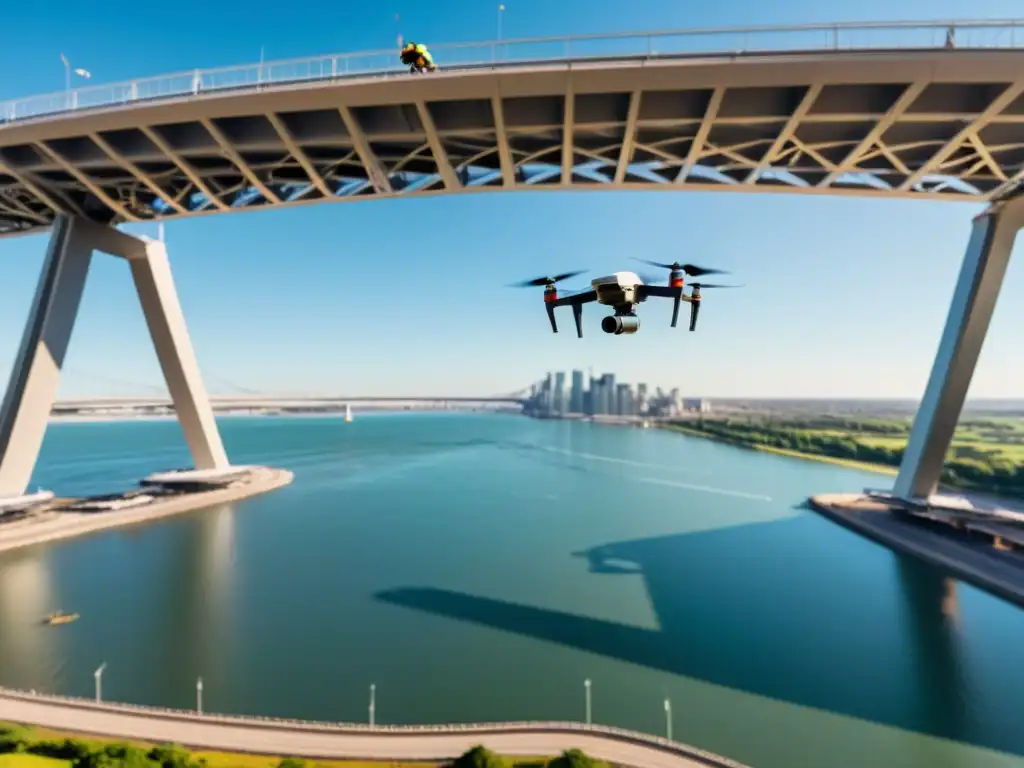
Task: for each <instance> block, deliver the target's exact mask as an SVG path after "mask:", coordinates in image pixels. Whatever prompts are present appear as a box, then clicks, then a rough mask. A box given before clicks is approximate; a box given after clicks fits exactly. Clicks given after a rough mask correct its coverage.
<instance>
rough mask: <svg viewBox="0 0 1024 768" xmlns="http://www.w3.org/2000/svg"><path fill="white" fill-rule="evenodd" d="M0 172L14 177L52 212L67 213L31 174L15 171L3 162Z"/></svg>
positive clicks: (0, 163)
mask: <svg viewBox="0 0 1024 768" xmlns="http://www.w3.org/2000/svg"><path fill="white" fill-rule="evenodd" d="M0 173H5V174H7V175H8V176H10V177H11V178H12V179H15V180H16V181H17V182H18V183H19V184H21V185H22V186H23V187H25V189H27V190H28V191H29V192H31V193H32V194H33V195H35V196H36V197H38V198H39V200H40V201H41V202H42V203H43V204H44V205H46V206H47V207H48V208H49V209H50V210H52V211H53V212H54V213H67V209H66V208H64V206H62V205H60V204H59V203H57V202H56V200H55V199H54V198H53V197H51V196H50V194H49V193H48V192H46V191H45V190H44V189H43V187H42V185H41V184H37V183H36V182H35V181H33V179H32V177H31V174H28V173H24V172H22V171H16V170H14V169H13V168H11V167H10V166H9V165H7V164H5V163H3V162H0Z"/></svg>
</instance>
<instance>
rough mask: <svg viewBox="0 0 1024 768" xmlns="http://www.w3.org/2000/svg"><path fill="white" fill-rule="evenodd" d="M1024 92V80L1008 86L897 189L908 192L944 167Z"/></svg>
mask: <svg viewBox="0 0 1024 768" xmlns="http://www.w3.org/2000/svg"><path fill="white" fill-rule="evenodd" d="M1022 92H1024V80H1020V81H1018V82H1016V83H1014V84H1013V85H1009V86H1007V88H1006V90H1004V91H1003V92H1002V93H1001V94H999V96H997V97H996V98H995V99H993V101H992V103H991V104H989V105H988V106H987V107H986V108H985V110H984V111H983V112H982V113H981V114H979V115H978V116H977V117H976V118H974V120H972V121H971V122H970V123H969V124H968V125H966V126H964V127H963V128H961V129H960V130H959V131H957V133H956V135H955V136H954V137H953V138H951V139H950V140H949V141H947V142H946V144H945V145H944V146H943V147H942V149H940V150H939V151H938V152H936V153H935V154H934V155H932V157H931V159H930V160H929V161H928V162H926V163H925V164H924V165H922V166H921V167H920V168H918V169H917V170H916V171H914V173H912V174H911V175H910V176H909V177H907V179H906V181H904V182H903V183H902V184H900V185H899V187H897V189H898V190H899V191H900V192H906V191H908V190H910V189H913V187H914V186H915V185H916V184H917V183H918V182H919V181H921V179H922V178H924V177H925V176H927V175H928V174H929V173H934V172H935V169H936V168H938V167H939V166H940V165H942V162H943V161H944V160H945V159H946V158H947V157H949V156H950V155H952V154H953V153H954V152H956V151H957V150H958V149H960V146H961V145H962V144H963V143H964V141H966V140H969V139H970V138H971V137H972V136H976V135H977V134H978V131H980V130H981V129H982V128H984V127H985V126H986V125H988V124H989V123H990V122H991V121H992V118H994V117H996V116H997V115H999V113H1000V112H1002V111H1003V110H1004V109H1006V108H1007V107H1008V106H1010V104H1011V103H1013V101H1014V100H1015V99H1016V98H1017V97H1018V96H1020V94H1021V93H1022Z"/></svg>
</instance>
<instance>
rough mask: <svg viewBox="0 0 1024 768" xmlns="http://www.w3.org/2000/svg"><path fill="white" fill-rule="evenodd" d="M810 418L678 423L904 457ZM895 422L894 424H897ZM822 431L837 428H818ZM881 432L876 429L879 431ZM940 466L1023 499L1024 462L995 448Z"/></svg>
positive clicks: (866, 457)
mask: <svg viewBox="0 0 1024 768" xmlns="http://www.w3.org/2000/svg"><path fill="white" fill-rule="evenodd" d="M805 423H811V422H804V421H799V422H792V421H791V422H786V423H785V424H780V423H769V422H761V423H754V422H738V421H732V420H728V419H726V420H714V421H712V420H705V419H698V420H696V421H680V422H677V424H678V425H679V426H681V427H684V428H686V429H692V430H696V431H698V432H703V433H705V434H707V435H710V436H712V437H716V438H718V439H721V440H724V441H727V442H733V443H737V444H740V445H746V446H762V445H763V446H766V447H769V448H781V449H783V450H787V451H796V452H798V453H807V454H811V455H816V456H829V457H831V458H835V459H850V460H853V461H863V462H867V463H870V464H885V465H887V466H893V467H898V466H899V465H900V462H901V461H902V460H903V450H904V449H903V448H887V447H885V446H873V445H866V444H865V443H862V442H860V441H859V440H857V437H856V434H852V433H844V434H841V435H829V434H821V433H815V432H808V431H805V430H807V429H809V428H808V427H804V426H803V424H805ZM894 426H895V425H894ZM817 428H818V429H823V428H827V429H837V428H836V427H835V426H831V427H817ZM876 434H878V433H876ZM951 453H952V456H951V457H949V458H948V459H947V461H946V465H945V468H944V469H943V470H942V478H941V480H942V482H943V483H945V484H946V485H949V486H951V487H954V488H963V489H965V490H976V491H984V492H986V493H993V494H998V495H1002V496H1020V497H1024V464H1018V463H1015V462H1013V461H1010V460H1009V459H1007V458H1006V457H1004V456H1001V455H1000V454H999V453H998V452H996V451H985V450H981V449H979V448H976V447H973V446H957V447H955V448H954V449H953V451H951Z"/></svg>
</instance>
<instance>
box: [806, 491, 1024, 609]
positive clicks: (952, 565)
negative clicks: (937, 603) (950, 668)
mask: <svg viewBox="0 0 1024 768" xmlns="http://www.w3.org/2000/svg"><path fill="white" fill-rule="evenodd" d="M809 502H810V505H811V507H812V508H813V509H814V510H815V511H816V512H818V513H820V514H822V515H824V516H825V517H827V518H828V519H830V520H832V521H833V522H836V523H839V524H840V525H842V526H844V527H846V528H848V529H850V530H851V531H854V532H855V533H859V534H860V535H862V536H864V537H866V538H868V539H871V540H872V541H874V542H876V543H878V544H881V545H882V546H884V547H888V548H889V549H892V550H895V551H897V552H903V553H905V554H908V555H912V556H914V557H917V558H920V559H921V560H923V561H925V562H928V563H931V564H932V565H935V566H937V567H938V568H940V569H941V570H942V571H943V572H944V573H946V574H948V576H950V577H952V578H956V579H959V580H961V581H964V582H967V583H969V584H972V585H974V586H976V587H978V588H979V589H982V590H984V591H986V592H989V593H991V594H993V595H996V596H997V597H1000V598H1002V599H1004V600H1007V601H1009V602H1011V603H1014V604H1016V605H1019V606H1021V607H1024V546H1022V545H1024V527H1021V526H1019V524H1017V523H1014V522H999V521H995V520H993V519H991V518H990V517H989V515H986V514H972V513H970V512H967V511H962V512H951V511H948V510H946V509H944V508H942V507H938V508H934V509H928V508H922V509H912V508H910V507H908V505H907V504H906V502H904V501H901V500H899V499H896V498H885V497H878V496H871V495H868V494H854V493H848V494H841V493H834V494H822V495H820V496H814V497H812V498H811V499H809ZM943 606H944V610H945V611H947V612H951V613H955V611H956V596H955V590H954V589H952V588H951V585H948V584H947V585H946V591H945V594H944V596H943Z"/></svg>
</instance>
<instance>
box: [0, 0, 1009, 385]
mask: <svg viewBox="0 0 1024 768" xmlns="http://www.w3.org/2000/svg"><path fill="white" fill-rule="evenodd" d="M399 6H400V7H399ZM54 7H56V8H57V9H58V10H56V11H54V10H53V8H49V9H45V10H44V9H42V8H41V7H39V8H34V7H30V6H27V5H23V6H18V7H17V8H15V9H12V13H11V18H10V20H11V23H14V24H17V26H18V28H19V29H21V30H23V34H20V35H19V36H18V37H17V38H16V39H13V40H11V41H9V44H8V45H7V46H5V47H4V50H3V51H0V71H2V72H6V73H8V74H9V76H8V77H7V78H2V79H0V98H11V97H19V96H25V95H30V94H33V93H46V92H52V91H54V90H60V88H61V87H62V86H63V82H64V74H65V69H64V66H63V65H62V63H61V60H60V54H61V52H64V53H66V55H67V58H68V60H69V61H70V62H71V64H72V65H73V66H74V67H76V68H77V67H84V68H85V69H87V70H88V71H89V72H90V73H91V74H92V79H91V82H92V83H95V84H102V83H104V82H112V81H116V80H123V79H129V78H133V77H144V76H147V75H155V74H160V73H164V72H173V71H190V70H192V69H193V68H195V67H197V66H202V67H208V66H217V65H231V64H238V63H242V62H251V61H254V60H256V59H257V58H258V57H259V52H260V48H261V46H262V47H264V48H265V55H266V57H267V59H268V60H270V59H279V58H286V57H290V56H302V55H311V54H315V53H322V52H331V51H356V50H366V49H380V48H383V47H385V46H387V45H390V44H391V42H392V41H393V40H394V39H395V35H396V33H397V32H399V31H401V32H403V33H404V34H405V35H406V37H407V38H408V37H412V36H413V35H415V36H416V37H418V38H420V39H424V40H427V41H431V42H432V41H437V42H439V43H440V42H447V41H458V40H480V39H488V38H491V37H493V36H494V34H495V22H496V15H497V14H496V6H490V7H488V6H487V5H486V4H481V3H469V2H468V0H445V1H443V2H441V3H440V6H439V5H437V4H435V5H433V6H430V7H429V8H427V7H424V6H422V5H419V6H417V5H415V4H412V3H406V2H401V3H399V4H398V5H396V6H395V7H394V9H388V12H387V13H383V12H381V11H380V10H379V8H374V7H372V6H370V5H368V4H358V5H355V6H352V7H351V8H347V9H345V10H344V11H343V10H342V9H340V8H332V9H329V10H325V11H324V17H323V18H319V19H316V20H307V19H302V20H298V21H297V22H296V24H295V25H293V26H292V25H290V26H289V27H288V28H282V27H281V25H279V24H274V23H272V22H270V21H269V20H267V19H262V18H257V17H254V18H246V20H245V22H244V23H243V24H241V25H239V24H238V19H237V18H236V14H235V13H233V12H228V11H227V10H225V9H222V8H217V9H213V10H211V9H209V8H207V7H206V6H201V5H199V4H198V3H194V2H193V3H189V2H186V3H185V4H184V5H182V6H180V7H178V8H176V13H172V14H167V13H165V12H164V11H163V10H161V9H156V8H155V7H154V8H149V7H139V8H135V7H134V6H133V8H132V12H131V13H129V14H126V15H125V18H124V27H123V32H124V37H125V38H126V41H125V47H123V48H120V49H119V50H118V51H117V52H114V51H111V50H109V46H107V45H106V44H105V43H104V42H103V41H104V39H105V37H106V32H105V31H104V30H103V28H102V27H103V24H102V20H100V19H97V18H96V17H95V15H94V14H89V13H88V12H87V11H86V10H85V9H84V8H82V7H79V6H77V5H75V4H73V3H70V2H65V0H59V2H57V4H56V6H54ZM439 8H440V9H441V10H443V11H444V13H438V9H439ZM1014 8H1015V6H1014V4H1013V3H1011V2H1009V1H1007V2H1001V1H996V0H994V1H993V2H991V3H988V4H987V5H986V7H985V8H984V9H981V10H977V9H974V8H971V9H970V15H972V16H977V17H998V16H1003V17H1005V16H1009V15H1012V11H1013V9H1014ZM966 11H967V6H965V5H964V4H963V3H959V2H951V1H950V0H937V2H933V3H924V2H923V0H897V1H896V2H891V3H882V2H881V0H867V1H866V2H865V3H862V4H859V5H858V6H857V7H856V8H852V9H843V14H844V16H843V17H842V18H841V19H840V18H837V17H835V16H834V15H833V14H834V13H835V11H834V10H832V9H829V8H826V7H821V6H820V4H818V3H814V2H810V0H804V1H799V2H788V3H782V4H777V5H774V6H771V7H766V6H763V5H761V4H755V3H752V2H750V3H747V2H740V3H734V4H731V5H725V4H719V5H717V6H714V7H709V8H699V9H689V8H687V9H684V8H681V7H679V6H677V5H673V4H669V3H665V2H656V1H655V0H640V2H638V3H635V4H633V5H631V6H630V8H629V9H628V11H627V10H626V9H624V8H622V6H621V5H620V4H615V3H612V2H610V0H595V2H590V3H586V4H584V3H582V2H580V1H579V0H566V2H565V3H564V4H559V5H558V7H557V8H554V7H551V6H550V4H543V3H540V2H539V0H522V1H521V2H517V3H508V4H506V10H505V11H504V12H503V33H504V34H505V35H506V36H507V37H523V36H530V35H548V34H550V35H559V34H568V33H574V34H586V33H597V32H608V31H618V30H626V29H633V30H635V29H643V28H671V27H675V28H680V27H702V26H703V27H710V26H726V25H736V24H760V23H765V24H768V23H770V24H795V23H809V22H821V21H838V20H856V19H865V20H866V19H874V20H883V19H895V18H900V17H903V18H918V19H938V18H942V19H948V18H955V17H959V16H962V15H964V13H965V12H966ZM52 13H60V15H61V18H62V19H65V20H66V22H67V23H66V25H64V26H65V27H66V28H64V29H61V30H51V29H50V26H49V25H48V23H47V19H48V17H49V16H50V15H51V14H52ZM395 13H400V15H401V19H402V21H401V24H400V25H396V23H395V21H394V18H393V17H394V14H395ZM196 14H202V15H203V18H204V19H207V21H208V24H204V25H202V27H201V28H199V29H196V28H195V25H194V24H193V23H192V20H193V19H194V17H195V15H196ZM442 17H443V19H442ZM399 26H400V27H401V29H398V27H399ZM439 64H440V65H441V66H442V68H443V66H444V63H443V62H439ZM15 75H16V76H15ZM980 210H981V207H980V206H978V205H972V204H966V203H961V204H954V203H939V202H922V201H891V200H869V199H858V198H840V197H834V198H833V197H812V196H802V195H768V194H754V195H747V194H738V193H732V194H718V193H714V192H686V193H682V192H678V193H667V192H657V193H649V192H642V193H641V192H632V193H626V192H603V193H601V194H583V193H579V192H546V193H541V192H537V193H535V194H529V195H513V194H489V195H461V196H451V197H449V196H439V197H433V198H429V199H408V200H396V201H377V202H365V203H361V204H358V205H357V204H355V203H352V204H345V205H319V206H311V207H309V208H303V209H291V210H281V211H264V212H260V213H259V214H253V215H251V216H237V215H229V216H217V217H209V218H202V217H200V218H196V219H190V220H183V221H180V222H179V221H176V222H172V223H170V224H168V225H167V228H166V236H167V241H168V248H169V254H170V259H171V263H172V266H173V269H174V274H175V279H176V282H177V287H178V293H179V295H180V297H181V301H182V305H183V308H184V310H185V315H186V318H187V321H188V324H189V329H190V332H191V335H192V339H193V342H194V345H195V348H196V353H197V356H198V359H199V363H200V367H201V370H202V372H203V376H204V379H205V381H206V384H207V387H208V389H209V390H210V391H211V392H215V393H225V392H227V393H233V392H240V391H257V392H267V393H282V394H283V393H298V392H303V391H307V392H308V391H313V392H331V393H333V392H342V393H344V392H360V393H365V392H370V391H373V392H376V393H379V394H381V395H397V394H403V393H405V392H407V391H408V390H409V385H410V382H415V385H416V386H415V388H416V390H417V392H416V394H422V395H440V394H451V395H477V394H479V395H485V394H498V393H502V392H506V391H508V390H509V389H513V390H514V389H516V388H518V387H520V386H522V383H523V382H526V381H529V380H530V379H531V378H532V377H533V375H534V372H535V371H536V370H553V369H555V368H556V367H559V366H563V367H564V368H565V369H566V370H572V369H581V370H587V369H589V368H590V367H591V366H592V367H594V368H595V369H596V370H604V371H607V370H615V371H617V372H618V373H619V375H620V376H623V377H626V378H629V379H631V380H634V381H676V382H685V384H686V387H688V388H692V390H693V391H694V392H701V393H705V394H706V395H707V396H709V397H714V398H736V397H750V398H758V397H762V398H763V397H797V398H828V397H860V398H894V397H896V398H911V399H917V398H920V396H921V394H922V393H923V391H924V386H925V383H926V380H927V377H928V374H929V371H930V368H931V364H932V360H933V358H934V355H935V351H936V348H937V345H938V338H939V335H940V333H941V329H942V326H943V323H944V321H945V316H946V311H947V309H948V306H949V301H950V297H951V295H952V289H953V284H954V281H955V279H956V275H957V272H958V269H959V266H960V262H961V259H962V256H963V253H964V249H965V247H966V244H967V240H968V236H969V231H970V219H971V217H972V216H973V215H974V214H976V213H978V212H979V211H980ZM125 230H126V231H130V232H133V233H137V234H148V235H151V236H153V235H155V234H156V233H155V227H145V226H140V225H132V226H126V227H125ZM410 244H411V245H410ZM45 249H46V240H45V238H44V237H42V236H35V237H25V238H15V239H10V240H4V241H3V242H0V328H3V329H4V331H3V333H0V383H5V382H6V379H7V376H8V372H9V370H10V363H11V361H12V360H13V358H14V355H15V352H16V350H17V347H18V344H19V342H20V337H21V332H22V327H23V324H24V321H25V318H26V315H27V310H28V306H29V302H30V301H31V297H32V294H33V292H34V290H35V284H36V281H37V279H38V274H39V268H40V265H41V263H42V258H43V254H44V252H45ZM634 256H637V257H641V258H643V257H647V258H654V259H658V260H671V259H676V258H678V259H686V260H688V261H692V262H694V263H698V264H702V265H707V266H711V267H720V268H722V269H726V270H729V271H731V272H732V273H733V276H732V278H731V279H735V281H736V282H740V283H744V284H745V285H746V287H745V288H743V289H741V290H736V291H720V292H718V293H716V294H715V295H714V296H708V297H706V300H705V302H704V304H703V309H702V314H701V324H700V327H699V329H698V330H697V332H696V333H689V332H688V331H687V330H686V328H685V327H680V328H676V329H672V328H669V327H668V325H669V315H670V312H669V310H668V309H667V308H666V307H664V306H659V305H658V304H657V303H654V302H649V303H646V304H645V305H643V306H642V307H641V309H640V312H639V314H640V318H641V321H642V327H641V330H640V331H639V333H637V334H636V335H635V336H631V337H622V338H617V337H616V338H612V337H607V336H606V335H604V334H602V333H601V331H600V327H599V323H600V319H601V317H602V316H603V314H604V313H603V312H602V311H600V310H597V311H589V310H588V311H587V312H585V313H584V318H583V322H584V338H583V339H576V338H575V334H574V333H572V331H571V328H564V327H563V328H562V329H561V332H560V333H558V334H552V333H551V332H550V328H549V327H548V325H547V319H546V317H545V316H544V312H543V304H542V299H541V295H540V291H537V292H535V293H531V292H529V291H513V290H509V289H506V288H505V287H504V286H505V285H507V284H508V283H509V282H511V281H513V280H516V279H523V278H527V277H532V276H536V275H541V274H550V273H552V272H556V271H562V270H573V269H582V268H588V269H589V271H588V272H587V274H586V275H584V276H581V278H579V280H578V282H585V281H587V280H589V279H590V278H593V277H597V276H599V275H601V274H607V273H610V272H614V271H618V270H622V269H628V268H629V267H630V265H631V264H634V265H635V262H632V261H631V257H634ZM1019 261H1020V259H1017V260H1016V261H1015V262H1012V263H1011V265H1010V269H1009V272H1008V275H1007V278H1006V282H1005V285H1004V288H1003V295H1002V300H1001V301H1000V303H999V306H998V308H997V310H996V314H995V318H994V320H993V324H992V328H991V331H990V334H989V338H988V341H987V343H986V345H985V349H984V351H983V353H982V357H981V361H980V364H979V367H978V371H977V374H976V376H975V378H974V382H973V387H972V389H971V392H970V397H972V398H974V399H978V398H1012V397H1015V396H1021V395H1022V394H1024V391H1022V390H1021V384H1020V382H1022V381H1024V359H1021V358H1020V356H1019V355H1018V354H1017V348H1018V346H1019V344H1018V337H1017V330H1016V329H1017V328H1019V327H1021V326H1022V325H1024V302H1022V301H1021V300H1020V299H1021V298H1022V297H1024V268H1022V267H1020V266H1019V265H1016V264H1017V262H1019ZM1015 265H1016V266H1015ZM655 277H660V276H658V275H655ZM571 287H576V286H571ZM155 391H166V388H165V387H164V385H163V381H162V376H161V373H160V369H159V366H158V364H157V361H156V357H155V354H154V353H153V351H152V347H151V344H150V342H149V338H148V334H147V330H146V327H145V323H144V321H143V318H142V314H141V311H140V309H139V307H138V303H137V301H136V299H135V296H134V295H133V293H132V291H131V288H130V280H129V277H128V273H127V268H126V265H125V264H124V263H123V262H119V261H117V260H115V259H111V258H107V257H100V256H98V257H97V258H96V259H95V262H94V267H93V271H92V273H91V274H90V278H89V284H88V286H87V288H86V292H85V296H84V299H83V302H82V308H81V314H80V321H79V324H78V326H77V327H76V330H75V333H74V335H73V338H72V340H71V344H70V348H69V353H68V357H67V361H66V375H65V376H64V377H63V379H62V382H61V389H60V396H61V397H85V396H101V395H111V396H116V395H130V394H143V393H152V392H155Z"/></svg>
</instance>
